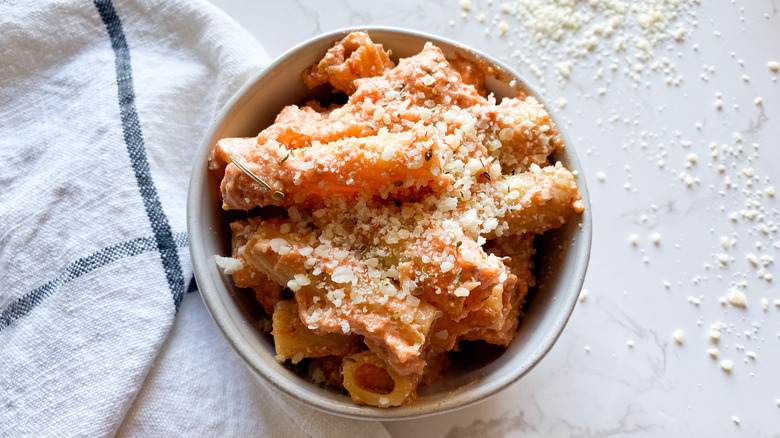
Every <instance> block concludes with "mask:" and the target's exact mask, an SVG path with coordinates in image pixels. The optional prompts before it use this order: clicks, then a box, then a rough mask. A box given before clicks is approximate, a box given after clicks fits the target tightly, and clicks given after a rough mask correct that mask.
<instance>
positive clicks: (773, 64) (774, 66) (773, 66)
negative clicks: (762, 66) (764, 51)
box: [766, 61, 780, 73]
mask: <svg viewBox="0 0 780 438" xmlns="http://www.w3.org/2000/svg"><path fill="white" fill-rule="evenodd" d="M766 66H767V67H769V70H772V71H773V72H775V73H777V72H779V71H780V62H777V61H769V62H767V63H766Z"/></svg>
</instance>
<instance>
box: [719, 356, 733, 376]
mask: <svg viewBox="0 0 780 438" xmlns="http://www.w3.org/2000/svg"><path fill="white" fill-rule="evenodd" d="M720 369H722V370H723V371H725V372H727V373H730V372H731V370H732V369H734V362H732V361H731V359H724V360H722V361H720Z"/></svg>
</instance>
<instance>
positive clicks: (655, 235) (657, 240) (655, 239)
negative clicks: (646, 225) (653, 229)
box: [650, 233, 661, 246]
mask: <svg viewBox="0 0 780 438" xmlns="http://www.w3.org/2000/svg"><path fill="white" fill-rule="evenodd" d="M650 239H652V240H653V244H654V245H655V246H658V245H660V244H661V235H660V234H659V233H653V235H652V236H650Z"/></svg>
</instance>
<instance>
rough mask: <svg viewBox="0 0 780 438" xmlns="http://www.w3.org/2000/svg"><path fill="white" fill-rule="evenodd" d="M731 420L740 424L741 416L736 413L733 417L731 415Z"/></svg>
mask: <svg viewBox="0 0 780 438" xmlns="http://www.w3.org/2000/svg"><path fill="white" fill-rule="evenodd" d="M731 421H733V422H734V424H736V425H737V426H739V417H737V416H736V415H735V416H733V417H731Z"/></svg>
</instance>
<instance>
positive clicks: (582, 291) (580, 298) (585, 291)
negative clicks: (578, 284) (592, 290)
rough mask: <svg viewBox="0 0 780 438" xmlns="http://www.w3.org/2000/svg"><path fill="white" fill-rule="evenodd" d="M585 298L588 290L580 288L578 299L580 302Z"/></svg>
mask: <svg viewBox="0 0 780 438" xmlns="http://www.w3.org/2000/svg"><path fill="white" fill-rule="evenodd" d="M587 298H588V290H587V289H583V290H581V291H580V296H579V297H578V299H579V301H580V302H581V303H584V302H585V300H586V299H587Z"/></svg>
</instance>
